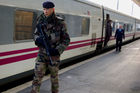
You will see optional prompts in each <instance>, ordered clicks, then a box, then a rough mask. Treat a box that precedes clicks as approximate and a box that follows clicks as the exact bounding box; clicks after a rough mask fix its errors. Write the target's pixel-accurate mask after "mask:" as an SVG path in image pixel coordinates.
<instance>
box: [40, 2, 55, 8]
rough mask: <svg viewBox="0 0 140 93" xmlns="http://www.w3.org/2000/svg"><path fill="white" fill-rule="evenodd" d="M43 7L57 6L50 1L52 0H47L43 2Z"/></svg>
mask: <svg viewBox="0 0 140 93" xmlns="http://www.w3.org/2000/svg"><path fill="white" fill-rule="evenodd" d="M42 6H43V8H53V7H55V5H54V3H53V2H50V1H46V2H44V3H43V4H42Z"/></svg>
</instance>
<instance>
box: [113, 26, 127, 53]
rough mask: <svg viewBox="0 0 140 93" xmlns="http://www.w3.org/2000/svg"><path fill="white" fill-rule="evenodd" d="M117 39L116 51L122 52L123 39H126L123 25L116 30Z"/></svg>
mask: <svg viewBox="0 0 140 93" xmlns="http://www.w3.org/2000/svg"><path fill="white" fill-rule="evenodd" d="M115 38H116V51H118V48H119V51H121V46H122V38H124V39H125V35H124V29H122V26H121V25H120V26H119V28H118V29H117V30H116V33H115Z"/></svg>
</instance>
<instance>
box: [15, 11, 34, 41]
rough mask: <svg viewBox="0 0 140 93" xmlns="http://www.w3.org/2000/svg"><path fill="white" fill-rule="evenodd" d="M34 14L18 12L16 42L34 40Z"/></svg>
mask: <svg viewBox="0 0 140 93" xmlns="http://www.w3.org/2000/svg"><path fill="white" fill-rule="evenodd" d="M32 24H33V12H27V11H16V14H15V40H27V39H32V38H33V36H32V33H33V32H32V28H33V27H32Z"/></svg>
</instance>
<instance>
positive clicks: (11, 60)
mask: <svg viewBox="0 0 140 93" xmlns="http://www.w3.org/2000/svg"><path fill="white" fill-rule="evenodd" d="M88 45H91V42H90V43H84V44H79V45H74V46H69V47H68V48H67V49H66V51H67V50H71V49H75V48H79V47H84V46H88ZM37 53H38V52H36V53H30V54H25V55H21V56H15V57H10V58H4V59H0V65H5V64H10V63H15V62H18V61H22V60H27V59H31V58H34V57H36V56H37Z"/></svg>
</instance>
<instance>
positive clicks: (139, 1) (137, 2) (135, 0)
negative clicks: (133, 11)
mask: <svg viewBox="0 0 140 93" xmlns="http://www.w3.org/2000/svg"><path fill="white" fill-rule="evenodd" d="M132 1H134V2H135V3H136V4H137V5H138V6H140V0H132Z"/></svg>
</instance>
